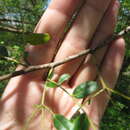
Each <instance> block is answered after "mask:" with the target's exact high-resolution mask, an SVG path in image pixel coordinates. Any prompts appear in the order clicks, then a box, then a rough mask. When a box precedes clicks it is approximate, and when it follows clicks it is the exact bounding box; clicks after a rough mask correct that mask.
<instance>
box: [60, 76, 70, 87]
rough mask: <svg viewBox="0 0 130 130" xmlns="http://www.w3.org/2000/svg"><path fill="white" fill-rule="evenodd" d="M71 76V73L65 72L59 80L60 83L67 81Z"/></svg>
mask: <svg viewBox="0 0 130 130" xmlns="http://www.w3.org/2000/svg"><path fill="white" fill-rule="evenodd" d="M69 78H70V75H69V74H63V75H61V76H60V78H59V80H58V84H59V85H61V84H62V83H64V82H65V81H67V80H68V79H69Z"/></svg>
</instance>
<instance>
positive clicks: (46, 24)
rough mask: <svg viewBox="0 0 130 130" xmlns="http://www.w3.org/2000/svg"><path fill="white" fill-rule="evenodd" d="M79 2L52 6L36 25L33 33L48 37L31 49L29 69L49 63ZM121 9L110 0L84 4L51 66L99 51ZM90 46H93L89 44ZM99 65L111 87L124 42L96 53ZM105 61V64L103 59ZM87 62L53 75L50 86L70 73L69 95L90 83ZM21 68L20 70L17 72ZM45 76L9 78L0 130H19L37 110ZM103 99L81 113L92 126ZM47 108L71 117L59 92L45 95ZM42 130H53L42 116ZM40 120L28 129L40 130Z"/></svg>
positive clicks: (67, 101) (92, 72)
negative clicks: (68, 58) (84, 52)
mask: <svg viewBox="0 0 130 130" xmlns="http://www.w3.org/2000/svg"><path fill="white" fill-rule="evenodd" d="M81 2H83V1H81V0H75V1H73V0H68V1H67V2H66V0H62V1H61V0H53V1H52V2H51V4H50V6H49V8H48V9H47V10H46V12H45V13H44V15H43V16H42V18H41V20H40V21H39V23H38V25H37V27H36V29H35V32H37V33H43V32H47V33H49V34H50V35H51V36H52V40H51V41H50V42H49V43H48V44H44V45H38V46H29V47H28V48H27V51H28V52H29V57H28V61H29V62H30V63H31V64H33V65H36V64H43V63H48V62H50V61H52V59H53V56H54V53H55V49H56V46H57V44H58V41H59V40H60V38H61V36H62V35H63V32H64V29H65V26H66V24H67V22H68V21H69V19H70V18H71V16H72V14H73V12H74V10H75V9H76V8H77V7H78V6H79V5H80V4H81ZM118 8H119V4H118V2H117V1H113V0H97V2H95V1H94V0H86V3H85V5H84V6H83V7H82V10H81V11H80V13H79V16H78V18H77V19H76V21H75V23H74V24H73V26H72V28H71V29H70V31H69V32H68V34H67V36H66V38H65V39H64V41H63V42H62V44H61V47H60V48H59V50H58V53H57V54H56V56H55V58H54V61H59V60H62V59H64V58H65V57H67V56H69V55H73V54H76V53H78V52H80V51H82V50H85V49H87V48H92V47H95V46H97V44H98V43H100V42H101V41H103V40H105V39H106V38H107V37H108V36H110V35H111V34H112V33H113V30H114V27H115V23H116V17H117V12H118ZM92 39H93V40H92ZM91 40H92V41H91ZM95 56H96V59H97V61H96V62H97V64H98V65H100V64H101V63H102V64H101V65H100V68H101V75H102V76H103V77H104V79H105V81H107V83H108V84H109V86H110V87H112V88H113V87H114V85H115V83H116V79H117V77H118V74H119V71H120V67H121V64H122V61H123V56H124V41H123V40H122V39H118V40H116V41H114V42H113V43H112V44H111V45H110V46H109V47H108V48H107V47H105V48H103V49H100V50H99V51H97V52H96V53H95ZM104 56H105V58H103V57H104ZM91 60H92V58H91V56H90V55H89V56H87V57H83V58H78V59H76V60H73V61H71V62H69V63H66V64H64V65H61V66H59V67H57V68H56V69H55V76H54V77H53V79H54V80H57V78H58V77H59V76H60V75H61V74H63V73H69V74H70V75H71V77H72V78H71V80H70V81H69V82H68V83H66V84H65V85H64V86H63V87H65V88H66V90H67V91H68V92H70V91H72V90H73V89H74V88H75V87H76V86H77V85H79V84H81V83H82V82H85V81H88V80H95V78H96V75H97V74H96V66H95V64H93V62H92V61H91ZM20 68H21V67H18V69H20ZM45 75H46V71H38V72H33V73H29V74H27V75H23V76H18V77H16V78H12V79H11V80H10V82H9V84H8V85H7V87H6V89H5V92H4V94H3V96H2V99H1V105H0V108H1V109H0V114H1V116H0V129H2V130H5V129H11V130H19V129H21V128H22V127H23V125H24V124H25V120H26V119H27V118H28V117H29V115H30V113H31V112H32V111H33V106H34V105H35V104H40V101H41V96H42V91H43V87H44V85H43V84H44V81H43V77H44V76H45ZM107 101H108V99H107V96H106V94H105V93H102V94H100V95H99V96H97V97H96V98H95V99H93V102H92V103H91V104H90V105H89V106H86V107H85V111H86V113H87V114H88V116H89V117H90V118H91V119H92V120H93V122H94V123H95V124H96V125H99V122H100V119H101V117H102V115H103V112H104V109H105V106H106V104H107ZM45 103H46V104H47V105H48V106H49V107H50V108H51V109H52V110H53V111H54V112H55V113H60V114H63V115H65V116H70V115H71V114H72V107H73V106H74V105H75V104H74V102H73V100H72V99H71V97H69V96H68V95H67V94H66V93H64V92H63V91H62V90H61V89H59V88H56V89H49V91H47V93H46V98H45ZM45 117H46V121H45V123H44V129H45V130H51V129H53V125H52V122H51V116H50V115H49V114H48V113H46V115H45ZM40 124H41V121H40V116H37V117H36V118H35V120H34V121H33V122H32V123H31V124H30V127H29V129H31V130H36V129H37V130H41V129H42V128H41V125H40Z"/></svg>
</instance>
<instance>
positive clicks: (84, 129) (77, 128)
mask: <svg viewBox="0 0 130 130" xmlns="http://www.w3.org/2000/svg"><path fill="white" fill-rule="evenodd" d="M71 122H73V125H74V126H73V130H88V129H89V120H88V117H87V115H86V114H85V113H83V114H80V115H77V116H76V117H74V118H73V119H71Z"/></svg>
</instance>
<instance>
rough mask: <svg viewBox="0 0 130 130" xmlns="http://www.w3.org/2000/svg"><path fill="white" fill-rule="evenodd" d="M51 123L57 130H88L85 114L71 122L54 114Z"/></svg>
mask: <svg viewBox="0 0 130 130" xmlns="http://www.w3.org/2000/svg"><path fill="white" fill-rule="evenodd" d="M53 121H54V126H55V128H56V129H57V130H88V128H89V121H88V118H87V115H86V114H85V113H83V114H79V115H77V116H76V117H74V118H73V119H71V120H68V119H67V118H65V117H64V116H63V115H59V114H56V115H54V117H53Z"/></svg>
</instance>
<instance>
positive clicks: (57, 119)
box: [53, 114, 73, 130]
mask: <svg viewBox="0 0 130 130" xmlns="http://www.w3.org/2000/svg"><path fill="white" fill-rule="evenodd" d="M53 120H54V126H55V128H56V129H57V130H73V123H72V122H71V121H69V120H68V119H66V118H65V117H64V116H62V115H59V114H56V115H54V117H53Z"/></svg>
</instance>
